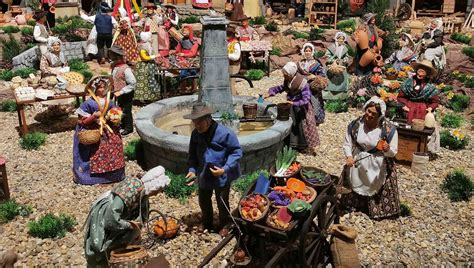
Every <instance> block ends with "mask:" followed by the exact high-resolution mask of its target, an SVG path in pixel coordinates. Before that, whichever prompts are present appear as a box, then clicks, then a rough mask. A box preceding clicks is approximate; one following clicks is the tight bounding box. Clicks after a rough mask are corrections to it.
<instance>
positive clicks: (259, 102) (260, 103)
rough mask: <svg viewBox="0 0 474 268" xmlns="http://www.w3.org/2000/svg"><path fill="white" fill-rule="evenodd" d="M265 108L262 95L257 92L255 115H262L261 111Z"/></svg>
mask: <svg viewBox="0 0 474 268" xmlns="http://www.w3.org/2000/svg"><path fill="white" fill-rule="evenodd" d="M264 110H265V106H264V105H263V95H262V94H258V99H257V116H261V115H263V111H264Z"/></svg>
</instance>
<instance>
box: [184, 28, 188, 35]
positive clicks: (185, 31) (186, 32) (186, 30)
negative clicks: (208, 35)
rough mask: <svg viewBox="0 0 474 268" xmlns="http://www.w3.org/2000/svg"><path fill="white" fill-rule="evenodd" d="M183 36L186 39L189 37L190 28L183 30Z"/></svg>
mask: <svg viewBox="0 0 474 268" xmlns="http://www.w3.org/2000/svg"><path fill="white" fill-rule="evenodd" d="M183 36H184V37H189V30H188V28H183Z"/></svg>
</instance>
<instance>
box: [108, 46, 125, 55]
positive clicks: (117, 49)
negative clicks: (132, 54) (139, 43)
mask: <svg viewBox="0 0 474 268" xmlns="http://www.w3.org/2000/svg"><path fill="white" fill-rule="evenodd" d="M109 51H110V52H113V53H115V54H117V55H120V56H123V55H125V52H124V51H123V49H122V48H121V47H119V46H112V47H111V48H109Z"/></svg>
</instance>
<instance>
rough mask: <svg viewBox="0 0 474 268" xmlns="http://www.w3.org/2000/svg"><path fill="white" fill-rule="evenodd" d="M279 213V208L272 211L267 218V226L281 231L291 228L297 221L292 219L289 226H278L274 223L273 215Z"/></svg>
mask: <svg viewBox="0 0 474 268" xmlns="http://www.w3.org/2000/svg"><path fill="white" fill-rule="evenodd" d="M277 213H278V209H276V210H274V211H273V212H272V213H270V214H269V215H268V217H267V220H266V223H267V226H270V227H272V228H274V229H277V230H280V231H286V230H289V229H291V228H292V226H293V225H294V223H295V221H293V220H291V221H290V222H289V223H288V228H282V227H279V226H276V225H274V224H273V223H272V217H273V216H275V215H276V214H277Z"/></svg>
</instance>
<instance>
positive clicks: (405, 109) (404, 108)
mask: <svg viewBox="0 0 474 268" xmlns="http://www.w3.org/2000/svg"><path fill="white" fill-rule="evenodd" d="M402 109H403V110H404V111H406V112H409V111H410V108H408V107H406V106H403V108H402Z"/></svg>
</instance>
